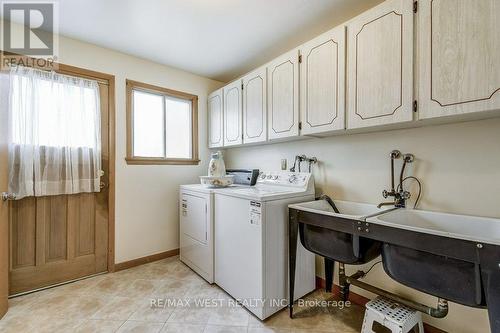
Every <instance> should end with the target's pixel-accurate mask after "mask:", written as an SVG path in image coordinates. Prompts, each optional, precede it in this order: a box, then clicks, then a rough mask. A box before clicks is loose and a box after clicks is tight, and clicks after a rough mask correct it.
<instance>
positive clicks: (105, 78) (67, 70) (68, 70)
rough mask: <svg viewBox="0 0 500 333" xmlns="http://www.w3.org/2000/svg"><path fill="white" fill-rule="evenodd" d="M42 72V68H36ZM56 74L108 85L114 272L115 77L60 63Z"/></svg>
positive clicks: (110, 252) (110, 248) (111, 266)
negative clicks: (78, 77)
mask: <svg viewBox="0 0 500 333" xmlns="http://www.w3.org/2000/svg"><path fill="white" fill-rule="evenodd" d="M1 56H2V57H12V58H15V59H22V60H24V61H25V63H26V64H33V63H35V64H36V62H34V61H33V58H30V57H27V56H23V55H18V54H13V53H10V52H4V51H1ZM37 68H38V69H42V70H44V68H40V67H37ZM47 70H54V71H55V72H56V73H60V74H65V75H73V76H80V77H84V78H88V79H92V80H96V81H98V82H99V83H100V84H107V85H108V113H109V115H108V121H109V125H108V140H109V175H108V272H114V271H115V179H116V177H115V168H116V166H115V160H116V140H115V135H116V124H115V122H116V110H115V105H116V103H115V76H114V75H111V74H107V73H103V72H97V71H93V70H90V69H86V68H81V67H75V66H71V65H66V64H62V63H54V68H50V69H47Z"/></svg>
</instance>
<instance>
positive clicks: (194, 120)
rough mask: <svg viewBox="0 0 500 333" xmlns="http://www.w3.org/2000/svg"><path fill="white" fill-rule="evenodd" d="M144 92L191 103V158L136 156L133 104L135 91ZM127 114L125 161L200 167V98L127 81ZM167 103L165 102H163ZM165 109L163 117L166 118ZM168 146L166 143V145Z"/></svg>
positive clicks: (135, 163)
mask: <svg viewBox="0 0 500 333" xmlns="http://www.w3.org/2000/svg"><path fill="white" fill-rule="evenodd" d="M134 90H135V91H142V92H146V93H150V94H155V95H161V96H162V97H173V98H177V99H184V100H189V101H191V158H167V157H141V156H134V110H133V104H132V95H133V91H134ZM126 99H127V102H126V113H127V156H126V157H125V161H126V162H127V164H131V165H161V164H166V165H198V164H199V163H200V160H199V155H198V96H196V95H192V94H188V93H185V92H182V91H177V90H172V89H168V88H162V87H158V86H154V85H151V84H148V83H143V82H138V81H133V80H129V79H127V80H126ZM163 103H165V100H163ZM165 112H166V110H165V109H164V114H163V117H166V114H165ZM164 144H166V142H165V143H164Z"/></svg>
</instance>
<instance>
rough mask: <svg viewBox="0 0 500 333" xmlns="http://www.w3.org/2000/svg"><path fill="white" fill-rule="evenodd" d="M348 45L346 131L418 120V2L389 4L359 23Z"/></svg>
mask: <svg viewBox="0 0 500 333" xmlns="http://www.w3.org/2000/svg"><path fill="white" fill-rule="evenodd" d="M347 44H348V51H347V62H348V63H347V82H348V87H347V96H348V97H347V104H348V111H347V114H348V121H347V127H348V128H360V127H368V126H377V125H387V124H394V123H400V122H405V121H411V120H413V1H408V0H389V1H385V2H383V3H382V4H380V5H378V6H377V7H374V8H372V9H370V10H368V11H367V12H365V13H363V14H361V15H360V16H358V17H356V18H354V19H353V20H352V21H351V22H350V23H349V24H348V25H347Z"/></svg>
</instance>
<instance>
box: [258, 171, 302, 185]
mask: <svg viewBox="0 0 500 333" xmlns="http://www.w3.org/2000/svg"><path fill="white" fill-rule="evenodd" d="M310 179H311V174H310V173H308V172H290V171H274V172H261V173H260V174H259V178H258V180H257V183H258V184H267V185H280V186H290V187H307V186H308V183H309V181H310Z"/></svg>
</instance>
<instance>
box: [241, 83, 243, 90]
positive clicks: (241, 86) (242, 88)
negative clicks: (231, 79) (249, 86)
mask: <svg viewBox="0 0 500 333" xmlns="http://www.w3.org/2000/svg"><path fill="white" fill-rule="evenodd" d="M241 90H243V82H242V83H241Z"/></svg>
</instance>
